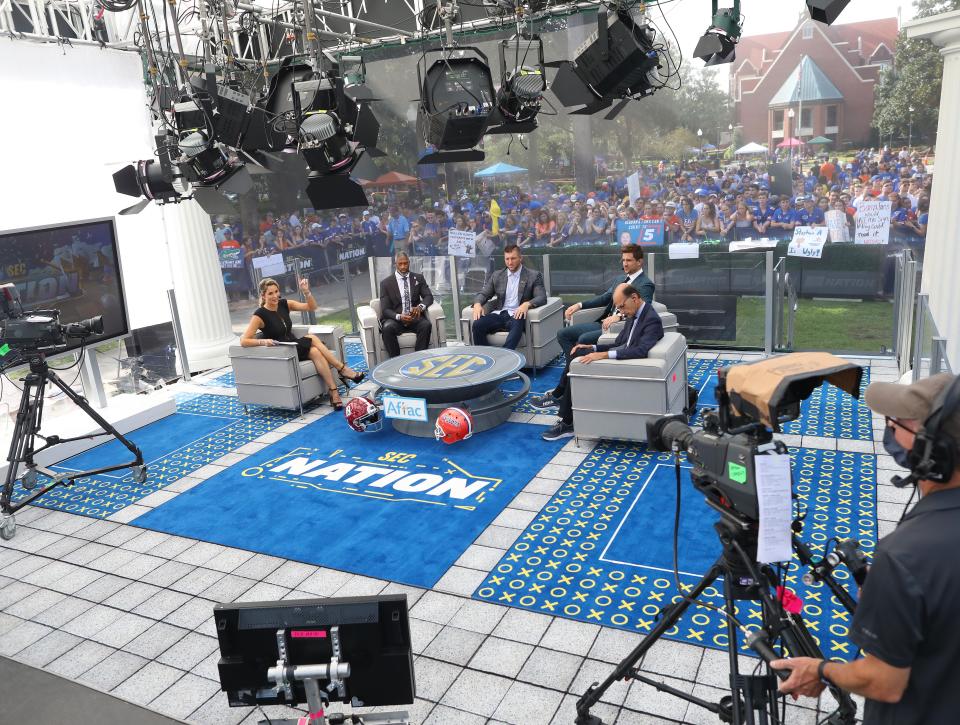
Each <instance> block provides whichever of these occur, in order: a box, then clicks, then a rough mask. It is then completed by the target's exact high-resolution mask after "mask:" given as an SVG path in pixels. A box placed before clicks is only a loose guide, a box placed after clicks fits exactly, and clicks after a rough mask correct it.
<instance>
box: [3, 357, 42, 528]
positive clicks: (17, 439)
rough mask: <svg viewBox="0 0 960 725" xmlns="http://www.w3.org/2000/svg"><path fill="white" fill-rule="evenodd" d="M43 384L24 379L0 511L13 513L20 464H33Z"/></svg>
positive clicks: (8, 455)
mask: <svg viewBox="0 0 960 725" xmlns="http://www.w3.org/2000/svg"><path fill="white" fill-rule="evenodd" d="M42 401H43V383H42V379H41V381H40V382H36V381H35V380H34V376H33V375H28V376H27V377H26V378H25V379H24V383H23V392H22V393H21V395H20V407H19V408H18V409H17V421H16V424H15V425H14V428H13V437H12V438H11V439H10V452H9V453H8V454H7V464H8V465H7V476H6V479H5V481H4V484H3V492H2V493H0V511H2V512H3V513H10V512H11V511H12V508H11V501H12V500H13V485H14V483H15V482H16V480H17V471H18V470H19V468H20V464H21V463H24V462H29V463H32V462H33V438H34V434H35V433H36V430H35V429H34V428H33V426H34V425H35V424H36V421H37V420H39V415H38V414H37V413H36V410H37V407H38V406H42Z"/></svg>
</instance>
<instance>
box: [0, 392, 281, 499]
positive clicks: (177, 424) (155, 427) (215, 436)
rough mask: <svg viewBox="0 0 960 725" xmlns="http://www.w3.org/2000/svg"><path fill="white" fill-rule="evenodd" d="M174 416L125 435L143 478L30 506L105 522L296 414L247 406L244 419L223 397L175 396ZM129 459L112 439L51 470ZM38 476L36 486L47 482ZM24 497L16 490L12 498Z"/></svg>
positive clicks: (95, 481) (115, 479)
mask: <svg viewBox="0 0 960 725" xmlns="http://www.w3.org/2000/svg"><path fill="white" fill-rule="evenodd" d="M176 400H177V412H176V413H174V414H173V415H171V416H167V417H166V418H163V419H161V420H158V421H157V422H155V423H151V424H150V425H145V426H143V427H142V428H138V429H137V430H135V431H133V432H131V433H129V434H127V437H128V438H129V439H130V440H131V441H133V443H134V444H136V445H137V446H139V447H140V450H141V451H143V459H144V461H145V462H146V463H147V466H148V468H147V474H148V477H147V480H146V481H145V482H144V483H142V484H141V483H137V482H136V481H134V480H133V476H131V475H130V469H123V470H120V471H115V472H113V473H102V474H99V475H97V476H91V477H87V478H81V479H78V480H77V481H76V482H75V483H74V484H73V485H72V486H61V487H58V488H55V489H53V490H52V491H49V492H47V493H46V494H44V495H43V496H41V497H40V498H39V499H37V500H36V501H35V502H34V505H35V506H43V507H44V508H49V509H57V510H60V511H68V512H70V513H75V514H82V515H84V516H92V517H95V518H106V517H107V516H111V515H113V514H115V513H117V512H118V511H122V510H123V509H124V508H126V507H127V506H129V505H130V504H133V503H136V502H137V501H139V500H140V499H142V498H143V497H145V496H149V495H150V494H152V493H155V492H156V491H161V490H163V488H164V487H165V486H167V485H168V484H170V483H173V482H174V481H176V480H179V479H180V478H182V477H183V476H188V475H190V474H191V473H193V472H194V471H196V470H197V469H198V468H202V467H203V466H205V465H207V464H208V463H210V462H211V461H215V460H217V459H218V458H220V457H221V456H223V455H225V454H227V453H230V452H231V451H234V450H236V449H237V448H239V447H241V446H243V445H246V444H247V443H249V442H250V441H252V440H256V439H257V438H259V437H260V436H262V435H263V434H264V433H269V432H270V431H272V430H274V429H275V428H277V427H279V426H281V425H283V424H284V423H286V422H288V421H290V420H291V419H293V418H294V417H295V416H296V415H297V414H296V413H294V412H293V411H285V410H281V409H278V408H264V407H260V406H250V407H249V411H250V413H249V415H245V414H244V412H243V408H242V407H241V406H240V404H239V403H238V402H237V399H236V398H234V397H232V396H226V395H210V394H203V395H178V396H176ZM131 458H132V456H131V454H130V453H129V452H128V451H127V449H126V448H125V447H124V446H123V445H122V444H121V443H120V442H119V441H117V440H114V439H112V438H111V439H110V440H108V441H107V442H105V443H102V444H101V445H99V446H97V447H96V448H91V449H90V450H88V451H85V452H84V453H80V454H78V455H76V456H74V457H73V458H68V459H67V460H65V461H62V462H61V463H59V464H57V465H56V466H53V467H52V468H53V469H54V470H57V471H79V470H87V469H91V468H99V467H102V466H105V465H111V464H113V463H125V462H126V461H129V460H130V459H131ZM46 480H47V479H46V478H45V477H41V485H42V484H43V483H44V482H46ZM24 495H26V492H25V491H23V490H22V489H21V488H20V487H19V486H18V487H17V488H15V489H14V498H15V499H20V498H23V496H24Z"/></svg>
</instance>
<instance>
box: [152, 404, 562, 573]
mask: <svg viewBox="0 0 960 725" xmlns="http://www.w3.org/2000/svg"><path fill="white" fill-rule="evenodd" d="M543 430H544V429H543V427H542V426H536V425H529V424H522V423H504V424H503V425H501V426H498V427H497V428H495V429H493V430H491V431H487V432H484V433H480V434H478V435H477V436H475V437H474V438H471V439H469V440H467V441H464V442H461V443H458V444H456V445H455V446H450V447H448V446H445V445H443V444H441V443H438V442H436V441H434V440H432V439H425V438H413V437H410V436H406V435H402V434H400V433H397V432H395V431H394V430H393V429H392V428H385V429H384V430H383V431H381V432H379V433H367V434H358V433H356V432H354V431H352V430H351V429H350V428H349V427H347V425H346V424H345V423H344V421H343V420H342V418H341V417H340V416H339V415H331V416H328V417H325V418H323V419H321V420H319V421H317V422H315V423H312V424H310V425H308V426H305V427H304V428H303V429H302V430H300V431H298V432H296V433H293V434H291V435H288V436H286V437H285V438H284V439H283V440H282V441H279V442H277V443H275V444H273V445H271V446H268V447H267V448H265V449H264V450H262V451H260V452H259V453H255V454H253V455H251V456H250V457H249V458H248V459H246V460H245V461H243V462H242V463H238V464H236V465H235V466H233V467H231V468H229V469H227V470H226V471H224V472H223V473H220V474H218V475H216V476H214V477H213V478H211V479H209V480H207V481H205V482H204V483H202V484H200V485H199V486H196V487H195V488H192V489H191V490H189V491H187V492H185V493H183V494H181V495H179V496H177V497H176V498H175V499H173V500H172V501H170V502H168V503H166V504H163V505H162V506H160V507H158V508H156V509H154V510H153V511H151V512H150V513H148V514H145V515H144V516H141V517H140V518H138V519H137V521H136V524H137V526H143V527H146V528H148V529H154V530H156V531H164V532H167V533H170V534H177V535H179V536H187V537H191V538H195V539H201V540H203V541H210V542H214V543H217V544H223V545H225V546H233V547H239V548H241V549H248V550H253V551H258V552H262V553H265V554H270V555H273V556H279V557H283V558H286V559H294V560H297V561H303V562H307V563H311V564H318V565H322V566H328V567H332V568H335V569H342V570H345V571H350V572H353V573H356V574H363V575H366V576H372V577H378V578H381V579H389V580H391V581H399V582H404V583H406V584H413V585H416V586H422V587H432V586H433V585H434V584H436V583H437V581H438V580H439V579H440V577H441V576H443V574H444V573H445V572H446V571H447V569H449V568H450V566H451V565H452V564H453V562H455V561H456V560H457V559H458V558H459V557H460V555H461V554H462V553H463V552H464V550H465V549H466V548H467V547H468V546H469V545H470V544H471V543H472V542H473V541H474V539H475V538H476V537H477V536H478V535H479V534H480V533H481V532H482V531H483V530H484V529H485V528H486V527H487V525H488V524H489V523H490V522H491V521H493V519H494V518H495V517H496V516H497V515H498V514H499V513H500V512H501V511H502V510H503V509H504V508H506V506H507V505H508V504H509V503H510V501H512V500H513V498H514V497H515V496H516V494H517V493H519V492H520V490H521V489H522V488H523V487H524V486H525V485H526V484H527V483H528V482H529V481H530V480H531V479H532V478H533V477H534V476H535V475H536V474H537V472H538V471H539V470H540V469H541V468H542V467H543V466H544V465H545V464H546V463H547V462H548V461H549V460H550V459H551V458H553V456H554V455H555V454H556V453H557V451H558V450H559V449H560V447H561V446H562V445H563V441H556V442H553V443H547V442H544V441H541V440H540V438H539V437H540V434H541V433H542V432H543ZM496 451H501V452H509V451H514V452H515V454H516V455H499V456H498V455H492V454H493V453H494V452H496ZM521 452H522V453H521ZM315 461H322V463H317V464H316V465H312V466H311V465H310V462H315ZM371 467H375V468H371ZM468 471H469V472H468ZM384 477H389V478H390V479H392V480H391V481H381V479H382V478H384ZM412 477H416V478H412ZM396 485H400V486H401V487H402V488H401V489H397V488H395V486H396Z"/></svg>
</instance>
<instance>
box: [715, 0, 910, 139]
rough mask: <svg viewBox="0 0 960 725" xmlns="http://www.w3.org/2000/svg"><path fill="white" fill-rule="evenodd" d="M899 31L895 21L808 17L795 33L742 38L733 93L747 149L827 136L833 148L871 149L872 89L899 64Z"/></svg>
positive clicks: (732, 76) (734, 76) (894, 19)
mask: <svg viewBox="0 0 960 725" xmlns="http://www.w3.org/2000/svg"><path fill="white" fill-rule="evenodd" d="M897 32H898V21H897V19H896V18H885V19H882V20H870V21H865V22H861V23H850V24H848V25H832V26H828V25H822V24H820V23H817V22H814V21H813V20H810V19H809V17H807V16H806V14H805V13H804V14H803V15H801V17H800V20H799V22H798V23H797V25H796V27H795V28H794V29H793V30H791V31H788V32H783V33H768V34H766V35H754V36H744V37H742V38H741V39H740V42H739V43H738V45H737V57H736V60H735V61H734V62H733V67H732V69H731V74H730V92H731V95H732V97H733V101H734V115H735V118H736V123H737V125H739V126H741V127H742V138H743V140H744V142H746V141H757V142H759V143H766V144H768V145H769V147H770V148H773V147H775V146H776V145H777V144H778V143H780V142H781V141H782V140H783V139H784V138H788V137H795V138H799V139H800V140H804V139H807V140H809V139H811V138H813V137H814V136H826V137H827V138H829V139H831V140H833V141H834V146H833V148H843V147H844V146H845V145H853V144H862V143H865V142H866V141H867V140H868V139H869V137H870V121H871V119H872V118H873V89H874V85H875V84H876V82H877V79H878V78H879V75H880V71H881V69H882V68H884V67H885V66H888V65H890V64H891V63H892V62H893V52H894V48H895V46H896V41H897ZM791 110H792V111H793V117H792V118H791V116H790V111H791Z"/></svg>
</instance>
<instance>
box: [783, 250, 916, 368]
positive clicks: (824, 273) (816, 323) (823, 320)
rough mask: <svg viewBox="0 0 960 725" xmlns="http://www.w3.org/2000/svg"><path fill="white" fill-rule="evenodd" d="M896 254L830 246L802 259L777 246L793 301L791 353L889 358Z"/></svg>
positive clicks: (891, 339) (893, 315)
mask: <svg viewBox="0 0 960 725" xmlns="http://www.w3.org/2000/svg"><path fill="white" fill-rule="evenodd" d="M898 251H899V248H898V247H896V246H895V245H892V244H891V245H861V244H830V243H828V244H827V245H826V246H825V247H824V248H823V255H822V257H821V258H820V259H806V258H803V257H791V256H787V254H786V252H787V244H786V243H785V242H784V243H781V244H780V245H778V247H777V250H776V257H777V258H778V259H779V258H781V257H784V258H785V265H786V267H785V269H786V273H787V276H788V279H789V284H790V285H791V286H792V288H793V290H794V292H795V294H796V299H797V307H796V316H795V319H794V335H793V347H792V349H794V350H827V351H829V352H833V353H837V354H842V353H859V354H867V355H892V354H893V349H894V338H895V334H896V330H895V321H894V317H895V311H894V292H895V290H894V287H895V272H896V257H895V255H896V253H897V252H898ZM907 314H909V312H908V313H907Z"/></svg>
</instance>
